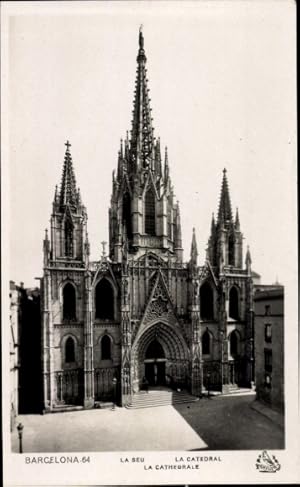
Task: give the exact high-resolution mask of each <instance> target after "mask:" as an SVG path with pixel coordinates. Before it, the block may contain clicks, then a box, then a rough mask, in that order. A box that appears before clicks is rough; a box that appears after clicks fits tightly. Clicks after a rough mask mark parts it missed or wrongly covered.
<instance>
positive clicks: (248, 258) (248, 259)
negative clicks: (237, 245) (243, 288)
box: [245, 245, 252, 266]
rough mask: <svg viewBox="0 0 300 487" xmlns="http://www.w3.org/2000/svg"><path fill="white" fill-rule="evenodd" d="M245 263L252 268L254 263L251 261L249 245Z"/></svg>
mask: <svg viewBox="0 0 300 487" xmlns="http://www.w3.org/2000/svg"><path fill="white" fill-rule="evenodd" d="M245 262H246V265H247V266H248V265H249V266H250V265H251V263H252V259H251V254H250V247H249V245H247V252H246V259H245Z"/></svg>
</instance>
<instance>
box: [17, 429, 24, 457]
mask: <svg viewBox="0 0 300 487" xmlns="http://www.w3.org/2000/svg"><path fill="white" fill-rule="evenodd" d="M23 428H24V426H23V425H22V423H19V424H18V426H17V430H18V435H19V453H23V444H22V437H23Z"/></svg>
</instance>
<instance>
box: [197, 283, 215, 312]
mask: <svg viewBox="0 0 300 487" xmlns="http://www.w3.org/2000/svg"><path fill="white" fill-rule="evenodd" d="M200 314H201V319H202V320H213V319H214V293H213V290H212V287H211V285H210V284H208V282H205V283H204V284H203V285H202V286H201V288H200Z"/></svg>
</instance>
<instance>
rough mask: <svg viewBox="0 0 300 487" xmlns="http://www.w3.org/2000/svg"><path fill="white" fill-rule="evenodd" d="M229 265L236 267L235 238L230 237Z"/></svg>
mask: <svg viewBox="0 0 300 487" xmlns="http://www.w3.org/2000/svg"><path fill="white" fill-rule="evenodd" d="M228 265H233V266H234V236H233V235H230V237H229V241H228Z"/></svg>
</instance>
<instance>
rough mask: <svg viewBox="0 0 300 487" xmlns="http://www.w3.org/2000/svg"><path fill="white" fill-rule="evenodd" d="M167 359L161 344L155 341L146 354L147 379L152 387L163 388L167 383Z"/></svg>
mask: <svg viewBox="0 0 300 487" xmlns="http://www.w3.org/2000/svg"><path fill="white" fill-rule="evenodd" d="M166 361H167V360H166V358H165V353H164V350H163V348H162V346H161V344H160V343H159V342H158V341H157V340H156V339H155V340H153V341H152V342H151V343H150V345H149V346H148V348H147V350H146V354H145V361H144V364H145V378H146V379H147V382H148V383H149V385H150V386H163V385H165V383H166Z"/></svg>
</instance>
